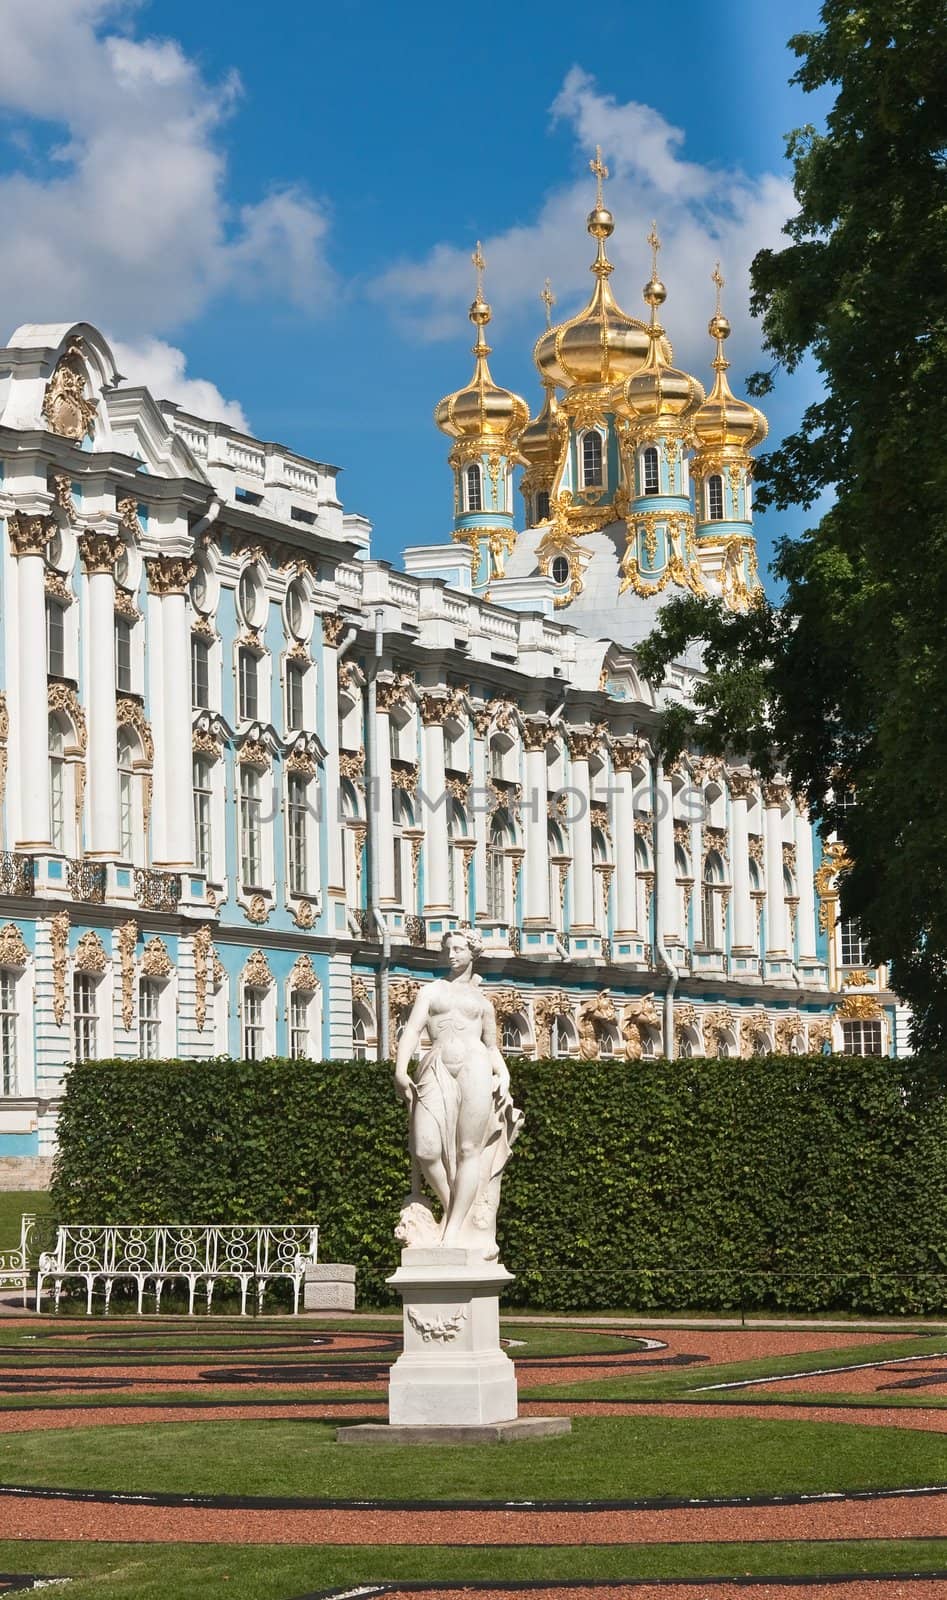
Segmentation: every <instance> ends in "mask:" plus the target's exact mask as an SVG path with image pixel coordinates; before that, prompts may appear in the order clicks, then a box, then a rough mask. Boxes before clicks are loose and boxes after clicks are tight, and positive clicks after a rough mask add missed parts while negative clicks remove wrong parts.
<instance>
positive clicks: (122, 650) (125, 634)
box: [115, 617, 134, 694]
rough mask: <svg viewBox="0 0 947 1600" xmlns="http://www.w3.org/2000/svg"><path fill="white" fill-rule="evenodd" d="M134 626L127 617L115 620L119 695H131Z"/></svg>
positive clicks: (116, 679)
mask: <svg viewBox="0 0 947 1600" xmlns="http://www.w3.org/2000/svg"><path fill="white" fill-rule="evenodd" d="M133 686H134V683H133V675H132V625H131V623H130V622H129V620H128V618H127V617H116V618H115V687H116V689H117V690H118V692H119V694H131V693H132V689H133Z"/></svg>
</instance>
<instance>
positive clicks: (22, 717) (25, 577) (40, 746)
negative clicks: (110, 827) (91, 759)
mask: <svg viewBox="0 0 947 1600" xmlns="http://www.w3.org/2000/svg"><path fill="white" fill-rule="evenodd" d="M7 525H8V527H9V530H10V543H11V545H12V547H13V552H14V554H15V555H16V557H17V584H16V587H17V630H18V631H17V638H18V640H19V661H18V672H17V676H18V679H19V690H18V694H17V702H16V707H15V716H14V726H13V729H12V733H13V739H12V749H11V752H10V754H11V761H10V772H11V776H12V775H13V774H14V773H15V772H16V771H17V766H18V767H19V801H20V806H19V810H20V815H19V829H18V832H19V834H20V837H19V838H18V839H17V841H16V848H17V849H18V850H36V849H45V850H48V849H49V847H50V837H49V711H48V698H47V693H46V579H45V564H44V560H43V552H44V551H45V549H46V545H47V544H48V542H49V540H50V539H51V538H52V536H53V534H54V533H55V531H56V523H55V521H54V519H53V518H52V517H32V516H28V515H27V514H26V513H25V512H14V513H13V515H12V516H11V517H10V518H9V519H8V524H7ZM37 657H38V659H37Z"/></svg>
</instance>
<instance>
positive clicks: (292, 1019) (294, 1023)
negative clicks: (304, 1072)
mask: <svg viewBox="0 0 947 1600" xmlns="http://www.w3.org/2000/svg"><path fill="white" fill-rule="evenodd" d="M311 1005H312V995H311V994H309V993H307V991H306V990H305V989H294V990H293V991H292V993H291V994H290V997H289V1054H290V1057H291V1059H292V1060H293V1061H308V1060H309V1059H310V1058H311V1055H312V1049H311V1041H310V1037H309V1032H310V1028H309V1016H310V1006H311Z"/></svg>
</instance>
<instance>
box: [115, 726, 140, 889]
mask: <svg viewBox="0 0 947 1600" xmlns="http://www.w3.org/2000/svg"><path fill="white" fill-rule="evenodd" d="M138 755H139V749H138V742H137V740H136V739H133V738H132V736H131V734H130V733H128V732H127V731H126V730H125V729H124V728H122V729H120V730H119V735H118V817H119V834H120V850H121V857H122V860H123V861H136V860H137V859H138V856H139V854H140V849H139V840H140V837H141V834H142V832H143V828H142V817H141V808H140V804H139V798H138V776H137V774H136V772H135V762H136V760H137V759H138Z"/></svg>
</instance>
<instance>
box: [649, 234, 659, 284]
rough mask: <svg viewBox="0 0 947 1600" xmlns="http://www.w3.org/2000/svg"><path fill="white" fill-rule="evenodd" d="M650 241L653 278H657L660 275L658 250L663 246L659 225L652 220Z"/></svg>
mask: <svg viewBox="0 0 947 1600" xmlns="http://www.w3.org/2000/svg"><path fill="white" fill-rule="evenodd" d="M648 243H649V245H650V246H651V276H652V278H656V277H657V275H658V251H659V250H660V248H661V240H660V239H659V238H658V225H657V223H656V222H652V224H651V232H650V233H649V234H648Z"/></svg>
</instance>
